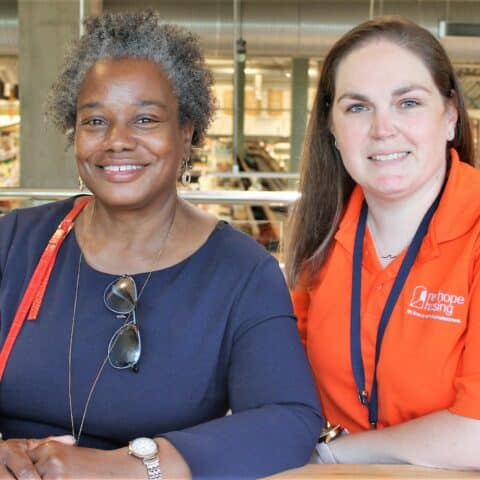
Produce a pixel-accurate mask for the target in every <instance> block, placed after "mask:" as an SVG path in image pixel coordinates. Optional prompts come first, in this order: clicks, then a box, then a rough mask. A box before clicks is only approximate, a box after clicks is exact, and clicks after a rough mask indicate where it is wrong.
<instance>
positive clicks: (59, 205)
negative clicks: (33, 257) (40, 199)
mask: <svg viewBox="0 0 480 480" xmlns="http://www.w3.org/2000/svg"><path fill="white" fill-rule="evenodd" d="M74 201H75V198H68V199H66V200H62V201H59V202H51V203H47V204H44V205H40V206H36V207H28V208H21V209H17V210H13V211H12V212H10V213H8V214H6V215H4V216H3V217H2V218H0V262H1V264H2V265H3V264H4V260H5V257H6V256H7V255H8V252H9V251H10V248H11V246H12V245H13V244H15V245H16V244H17V243H18V247H19V248H20V250H23V251H24V254H26V252H25V249H27V251H28V252H30V249H31V248H32V247H33V245H41V246H42V248H44V247H45V243H46V242H47V241H48V239H49V238H50V236H51V235H52V233H53V231H54V230H55V228H56V227H57V225H58V224H59V222H60V221H61V219H62V218H63V217H64V216H65V215H66V214H67V213H68V212H69V211H70V210H71V208H72V206H73V203H74Z"/></svg>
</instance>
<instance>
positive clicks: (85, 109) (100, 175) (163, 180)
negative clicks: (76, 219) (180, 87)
mask: <svg viewBox="0 0 480 480" xmlns="http://www.w3.org/2000/svg"><path fill="white" fill-rule="evenodd" d="M191 137H192V127H191V125H190V123H187V124H185V125H184V126H180V123H179V117H178V104H177V99H176V97H175V94H174V93H173V90H172V87H171V85H170V82H169V80H168V79H167V77H166V75H165V74H164V73H163V72H162V71H161V69H160V68H159V67H158V66H157V65H155V64H154V63H152V62H150V61H148V60H143V59H134V58H126V59H105V60H101V61H98V62H97V63H96V64H95V65H94V66H93V67H92V68H91V69H90V70H89V72H88V73H87V75H86V76H85V79H84V81H83V83H82V86H81V89H80V93H79V96H78V99H77V120H76V127H75V139H74V146H75V157H76V159H77V165H78V170H79V173H80V176H81V177H82V179H83V181H84V182H85V184H86V185H87V187H88V188H89V189H90V190H91V191H92V192H93V193H94V194H95V196H96V197H97V199H99V200H100V201H102V202H104V203H105V204H108V205H110V206H123V207H142V206H145V205H150V204H152V203H155V202H160V203H163V202H164V201H165V199H166V198H167V197H168V196H170V195H175V194H176V179H177V176H178V172H179V167H180V163H181V162H182V160H183V159H184V158H185V155H186V154H187V153H188V152H189V151H190V141H191Z"/></svg>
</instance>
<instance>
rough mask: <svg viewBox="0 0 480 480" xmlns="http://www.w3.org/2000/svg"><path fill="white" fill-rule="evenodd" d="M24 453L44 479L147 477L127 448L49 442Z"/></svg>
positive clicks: (142, 467)
mask: <svg viewBox="0 0 480 480" xmlns="http://www.w3.org/2000/svg"><path fill="white" fill-rule="evenodd" d="M27 453H28V456H29V458H30V459H31V462H32V463H33V464H34V465H35V468H36V470H37V472H38V474H39V475H40V477H41V478H43V479H47V480H48V479H50V478H62V479H81V478H85V479H92V478H138V479H141V478H147V472H146V469H145V467H144V465H143V464H142V462H141V461H139V460H138V459H135V458H133V457H131V456H130V455H128V453H127V449H126V448H121V449H118V450H97V449H94V448H85V447H77V446H75V445H67V444H65V443H63V444H62V443H59V442H55V441H54V440H52V441H47V442H42V443H40V444H39V445H37V446H36V447H35V448H33V449H30V450H29V451H28V452H27ZM35 478H37V477H35Z"/></svg>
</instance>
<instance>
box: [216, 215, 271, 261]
mask: <svg viewBox="0 0 480 480" xmlns="http://www.w3.org/2000/svg"><path fill="white" fill-rule="evenodd" d="M209 241H211V246H212V247H213V248H215V250H216V253H217V255H219V256H221V257H222V258H224V259H227V260H230V261H231V262H232V263H233V262H235V263H236V264H238V266H239V267H240V268H242V267H241V265H243V266H244V267H247V268H248V267H253V266H255V265H258V264H259V263H263V262H271V261H273V262H276V260H275V258H274V257H273V256H272V255H271V254H270V253H269V252H268V251H267V250H266V249H265V248H264V247H263V246H262V245H260V244H259V243H258V242H256V241H255V240H254V239H253V238H251V237H250V236H248V235H247V234H245V233H243V232H240V231H239V230H237V229H235V228H233V227H232V226H231V225H230V224H229V223H227V222H224V221H219V222H218V223H217V225H216V227H215V230H214V231H213V233H212V235H211V236H210V239H209ZM276 263H278V262H276Z"/></svg>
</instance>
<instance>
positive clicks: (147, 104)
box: [77, 100, 167, 111]
mask: <svg viewBox="0 0 480 480" xmlns="http://www.w3.org/2000/svg"><path fill="white" fill-rule="evenodd" d="M134 105H137V106H139V107H150V106H155V107H159V108H163V109H164V110H167V106H166V105H165V103H163V102H160V101H158V100H140V101H139V102H135V103H134ZM101 107H103V103H102V102H87V103H82V105H80V106H79V107H78V108H77V111H80V110H85V109H87V108H101Z"/></svg>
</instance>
